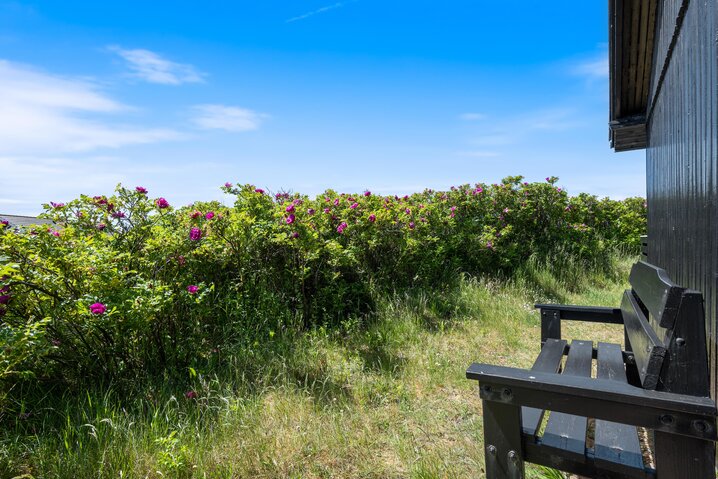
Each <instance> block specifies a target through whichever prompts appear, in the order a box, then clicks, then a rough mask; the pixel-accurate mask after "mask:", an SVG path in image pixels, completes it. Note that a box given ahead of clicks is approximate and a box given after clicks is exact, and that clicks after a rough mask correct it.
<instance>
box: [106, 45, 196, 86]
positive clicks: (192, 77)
mask: <svg viewBox="0 0 718 479" xmlns="http://www.w3.org/2000/svg"><path fill="white" fill-rule="evenodd" d="M108 49H109V50H110V51H112V52H114V53H117V54H118V55H119V56H121V57H122V58H123V59H124V60H125V61H126V62H127V66H128V67H129V69H130V70H131V71H132V76H133V77H136V78H140V79H142V80H144V81H146V82H149V83H159V84H161V85H181V84H182V83H202V82H204V77H205V76H206V74H205V73H202V72H200V71H199V70H197V69H196V68H195V67H194V66H192V65H189V64H185V63H175V62H173V61H170V60H167V59H166V58H163V57H162V56H160V55H159V54H157V53H155V52H152V51H150V50H144V49H141V48H138V49H133V50H126V49H124V48H120V47H118V46H110V47H108Z"/></svg>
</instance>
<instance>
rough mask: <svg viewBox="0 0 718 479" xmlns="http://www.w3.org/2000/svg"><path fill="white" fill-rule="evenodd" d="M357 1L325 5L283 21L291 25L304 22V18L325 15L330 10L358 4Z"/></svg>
mask: <svg viewBox="0 0 718 479" xmlns="http://www.w3.org/2000/svg"><path fill="white" fill-rule="evenodd" d="M358 1H359V0H349V1H346V2H337V3H334V4H332V5H326V6H324V7H321V8H317V9H316V10H312V11H311V12H307V13H304V14H302V15H298V16H296V17H292V18H289V19H287V20H285V23H292V22H298V21H299V20H304V19H305V18H309V17H313V16H314V15H319V14H320V13H326V12H329V11H331V10H336V9H337V8H342V7H344V6H346V5H349V4H350V3H355V2H358Z"/></svg>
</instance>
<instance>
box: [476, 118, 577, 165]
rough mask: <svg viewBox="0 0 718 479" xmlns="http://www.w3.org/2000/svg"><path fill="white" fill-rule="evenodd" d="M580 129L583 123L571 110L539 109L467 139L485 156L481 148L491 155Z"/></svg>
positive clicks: (482, 130) (501, 122) (497, 122)
mask: <svg viewBox="0 0 718 479" xmlns="http://www.w3.org/2000/svg"><path fill="white" fill-rule="evenodd" d="M581 126H583V122H582V121H581V119H580V118H578V117H577V115H576V110H575V109H573V108H551V109H545V110H538V111H532V112H527V113H524V114H521V115H516V116H512V117H509V118H503V119H499V120H497V121H496V122H495V123H494V124H493V125H492V127H491V129H489V130H485V129H481V132H480V134H478V135H477V136H475V137H473V138H471V139H470V140H469V144H471V145H472V146H474V147H478V148H480V150H479V151H478V152H479V153H485V150H484V148H487V149H490V150H489V151H490V152H491V153H494V151H493V150H494V149H496V148H498V147H506V146H509V145H515V144H518V143H522V142H525V141H527V140H528V139H530V138H534V137H535V135H537V134H540V135H543V136H546V135H549V134H551V135H558V134H561V133H563V132H566V131H570V130H573V129H575V128H579V127H581ZM471 151H472V150H469V151H468V152H464V153H470V152H471ZM463 156H470V155H468V154H467V155H463ZM474 156H476V155H474Z"/></svg>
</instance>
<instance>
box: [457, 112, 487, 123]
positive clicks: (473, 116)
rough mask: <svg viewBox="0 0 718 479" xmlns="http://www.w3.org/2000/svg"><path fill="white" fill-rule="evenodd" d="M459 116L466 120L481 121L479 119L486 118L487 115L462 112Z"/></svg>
mask: <svg viewBox="0 0 718 479" xmlns="http://www.w3.org/2000/svg"><path fill="white" fill-rule="evenodd" d="M459 118H460V119H461V120H464V121H479V120H485V119H486V115H484V114H483V113H462V114H461V115H459Z"/></svg>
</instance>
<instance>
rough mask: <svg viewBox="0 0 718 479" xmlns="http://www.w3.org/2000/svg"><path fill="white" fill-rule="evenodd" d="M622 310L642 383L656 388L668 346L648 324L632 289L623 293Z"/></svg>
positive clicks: (644, 386)
mask: <svg viewBox="0 0 718 479" xmlns="http://www.w3.org/2000/svg"><path fill="white" fill-rule="evenodd" d="M621 311H622V313H623V324H624V327H625V331H626V336H627V337H628V340H629V342H630V343H631V349H632V350H633V355H634V357H635V359H636V367H637V368H638V374H639V376H640V377H641V385H642V386H643V388H644V389H649V390H653V389H656V386H657V385H658V378H659V375H660V373H661V367H662V366H663V359H664V357H665V355H666V348H665V347H664V346H663V343H662V342H661V341H660V340H659V339H658V336H656V333H655V331H653V328H652V327H651V325H650V324H648V320H647V319H646V317H645V315H644V314H643V311H642V310H641V308H640V306H639V305H638V303H637V302H636V298H634V296H633V292H632V291H626V292H625V293H624V294H623V301H622V302H621Z"/></svg>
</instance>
